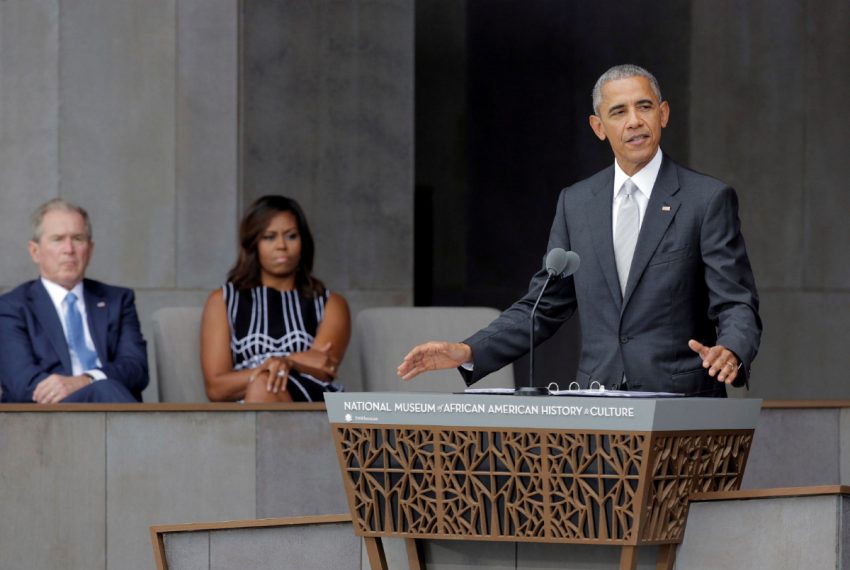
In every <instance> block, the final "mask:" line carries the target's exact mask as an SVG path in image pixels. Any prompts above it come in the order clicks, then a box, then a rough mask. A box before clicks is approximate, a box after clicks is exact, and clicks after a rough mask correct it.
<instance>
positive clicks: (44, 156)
mask: <svg viewBox="0 0 850 570" xmlns="http://www.w3.org/2000/svg"><path fill="white" fill-rule="evenodd" d="M58 65H59V5H58V0H32V1H27V2H3V3H0V212H2V213H3V223H2V224H0V286H2V287H6V288H9V287H13V286H15V285H18V284H19V283H21V282H22V281H25V280H27V279H32V278H33V277H34V276H36V275H37V274H38V271H37V269H36V268H35V266H34V265H33V263H32V261H31V259H30V256H29V255H28V254H27V250H26V247H27V245H26V242H27V240H28V239H29V237H30V235H31V234H32V230H31V229H30V223H29V216H30V214H31V213H32V211H33V210H34V209H35V208H36V207H37V206H38V205H39V204H41V203H42V202H44V201H46V200H49V199H50V198H53V197H55V196H56V195H57V192H58V187H59V182H58V162H59V157H58V149H57V146H56V136H57V130H58V113H59V96H58V90H59V85H58V78H57V67H58Z"/></svg>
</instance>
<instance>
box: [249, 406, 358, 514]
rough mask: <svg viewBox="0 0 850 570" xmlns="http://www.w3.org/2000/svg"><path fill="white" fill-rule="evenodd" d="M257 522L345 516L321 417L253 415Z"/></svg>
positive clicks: (318, 414)
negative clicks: (263, 519)
mask: <svg viewBox="0 0 850 570" xmlns="http://www.w3.org/2000/svg"><path fill="white" fill-rule="evenodd" d="M257 449H258V450H259V452H258V455H257V485H256V488H257V517H258V518H269V517H290V516H302V515H331V514H344V513H347V512H348V502H347V500H346V498H345V490H344V488H343V485H342V477H341V475H340V471H339V461H338V460H337V457H336V450H335V449H334V444H333V439H332V437H331V430H330V426H329V424H328V417H327V414H326V413H325V412H290V413H281V412H276V413H272V412H260V413H258V414H257Z"/></svg>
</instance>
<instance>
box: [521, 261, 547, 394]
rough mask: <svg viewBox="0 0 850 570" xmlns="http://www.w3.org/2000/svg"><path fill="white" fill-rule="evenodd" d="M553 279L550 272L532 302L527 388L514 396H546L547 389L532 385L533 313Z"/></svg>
mask: <svg viewBox="0 0 850 570" xmlns="http://www.w3.org/2000/svg"><path fill="white" fill-rule="evenodd" d="M552 277H554V273H552V272H550V273H549V275H548V276H547V277H546V281H545V282H544V283H543V287H541V288H540V294H539V295H538V296H537V300H536V301H535V302H534V306H533V307H532V308H531V318H530V319H529V320H530V322H531V326H530V328H529V335H528V338H529V347H528V384H529V385H528V386H525V387H523V388H519V389H517V390H516V392H514V396H548V395H549V388H544V387H542V386H535V385H534V312H535V311H537V305H538V304H539V303H540V299H542V298H543V292H544V291H546V287H548V286H549V282H550V281H551V280H552Z"/></svg>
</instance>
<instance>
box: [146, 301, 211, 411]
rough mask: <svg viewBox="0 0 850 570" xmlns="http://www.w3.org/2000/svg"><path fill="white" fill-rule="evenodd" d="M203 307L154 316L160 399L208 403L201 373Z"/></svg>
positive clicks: (164, 311)
mask: <svg viewBox="0 0 850 570" xmlns="http://www.w3.org/2000/svg"><path fill="white" fill-rule="evenodd" d="M202 311H203V309H202V308H201V307H167V308H164V309H159V310H157V311H155V312H154V313H153V315H151V320H152V321H153V339H154V350H155V351H156V352H155V355H156V375H157V381H158V383H159V401H160V402H207V401H208V400H207V393H206V391H205V390H204V376H203V373H202V372H201V313H202Z"/></svg>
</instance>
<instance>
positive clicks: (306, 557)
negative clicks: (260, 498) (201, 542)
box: [210, 523, 360, 570]
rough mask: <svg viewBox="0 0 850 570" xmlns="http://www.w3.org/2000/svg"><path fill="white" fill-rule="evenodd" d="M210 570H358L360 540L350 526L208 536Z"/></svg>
mask: <svg viewBox="0 0 850 570" xmlns="http://www.w3.org/2000/svg"><path fill="white" fill-rule="evenodd" d="M210 535H211V536H210V570H231V569H233V568H252V569H256V570H264V569H268V570H272V569H274V570H302V569H304V568H328V569H331V568H333V569H334V570H360V537H358V536H356V535H355V534H354V531H353V530H352V528H351V524H350V523H344V524H323V525H305V526H286V527H272V528H257V529H246V530H228V531H214V532H211V533H210Z"/></svg>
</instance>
